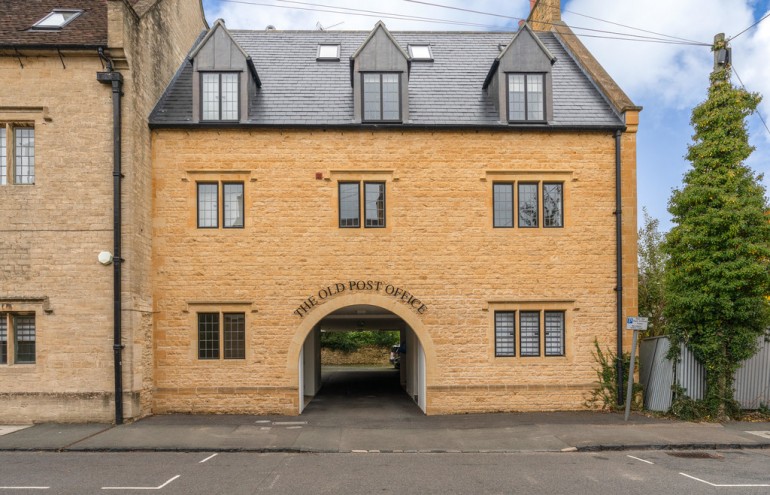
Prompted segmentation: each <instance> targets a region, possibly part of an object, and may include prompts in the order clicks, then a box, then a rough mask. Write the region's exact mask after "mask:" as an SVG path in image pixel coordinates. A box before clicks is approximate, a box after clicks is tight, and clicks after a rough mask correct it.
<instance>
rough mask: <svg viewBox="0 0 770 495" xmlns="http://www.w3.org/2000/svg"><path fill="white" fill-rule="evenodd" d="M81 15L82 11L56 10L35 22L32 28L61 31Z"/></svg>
mask: <svg viewBox="0 0 770 495" xmlns="http://www.w3.org/2000/svg"><path fill="white" fill-rule="evenodd" d="M82 13H83V11H82V10H63V9H56V10H53V11H51V12H50V13H49V14H48V15H46V16H45V17H43V18H42V19H40V20H39V21H37V22H36V23H35V24H34V25H33V26H32V27H33V28H35V29H61V28H63V27H64V26H66V25H67V24H69V23H70V22H72V21H74V20H75V19H76V18H77V17H78V16H79V15H80V14H82Z"/></svg>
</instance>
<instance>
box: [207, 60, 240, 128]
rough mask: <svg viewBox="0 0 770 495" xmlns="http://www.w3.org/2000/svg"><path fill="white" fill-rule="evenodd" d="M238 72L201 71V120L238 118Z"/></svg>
mask: <svg viewBox="0 0 770 495" xmlns="http://www.w3.org/2000/svg"><path fill="white" fill-rule="evenodd" d="M239 87H240V73H239V72H201V120H204V121H237V120H238V119H239V114H240V112H239V104H238V101H239V98H238V93H239V91H240V89H239Z"/></svg>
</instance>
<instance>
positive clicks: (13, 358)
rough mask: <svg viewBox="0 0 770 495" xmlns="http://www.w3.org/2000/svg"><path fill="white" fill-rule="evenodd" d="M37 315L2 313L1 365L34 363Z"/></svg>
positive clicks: (0, 329)
mask: <svg viewBox="0 0 770 495" xmlns="http://www.w3.org/2000/svg"><path fill="white" fill-rule="evenodd" d="M36 339H37V336H36V328H35V315H34V313H33V314H29V313H0V365H5V364H34V363H35V356H36V352H35V343H36Z"/></svg>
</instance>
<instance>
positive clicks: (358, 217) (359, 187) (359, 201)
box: [337, 180, 361, 229]
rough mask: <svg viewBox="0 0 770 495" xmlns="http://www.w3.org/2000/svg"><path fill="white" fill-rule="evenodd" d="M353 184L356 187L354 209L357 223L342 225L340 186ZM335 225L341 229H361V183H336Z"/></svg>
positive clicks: (348, 181)
mask: <svg viewBox="0 0 770 495" xmlns="http://www.w3.org/2000/svg"><path fill="white" fill-rule="evenodd" d="M350 184H355V185H356V191H357V193H356V196H357V200H356V207H357V210H356V211H357V215H358V216H357V217H356V219H357V220H358V223H357V224H356V225H343V223H342V186H343V185H350ZM337 225H338V226H339V228H341V229H359V228H361V181H350V180H347V181H342V180H341V181H338V182H337Z"/></svg>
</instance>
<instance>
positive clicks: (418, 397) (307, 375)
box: [287, 294, 435, 413]
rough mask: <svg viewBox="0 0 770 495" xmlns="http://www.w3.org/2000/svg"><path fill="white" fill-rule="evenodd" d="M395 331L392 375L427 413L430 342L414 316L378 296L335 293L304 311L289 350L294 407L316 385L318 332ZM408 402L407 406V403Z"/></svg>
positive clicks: (303, 401) (313, 392) (314, 390)
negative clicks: (396, 360)
mask: <svg viewBox="0 0 770 495" xmlns="http://www.w3.org/2000/svg"><path fill="white" fill-rule="evenodd" d="M363 327H365V328H367V329H372V330H398V331H400V335H401V339H400V340H401V342H402V344H403V348H402V351H403V354H401V355H400V357H401V369H400V372H399V375H398V378H399V380H400V383H401V386H402V388H403V389H404V390H405V392H406V393H407V395H408V396H409V397H410V398H411V399H412V400H413V401H414V402H415V403H416V404H417V405H418V407H419V408H420V409H421V410H422V411H423V412H424V413H428V412H429V411H428V400H427V388H428V384H429V383H431V381H432V379H433V369H432V363H434V362H435V356H434V350H433V345H432V342H431V340H430V337H429V335H428V334H427V332H426V331H425V329H424V326H423V324H422V321H421V319H420V316H419V315H418V314H417V313H415V312H413V311H411V310H410V309H409V308H408V307H407V306H405V305H403V304H398V302H397V301H394V300H393V299H390V298H386V297H382V296H378V295H361V294H353V295H349V296H341V297H338V298H336V299H334V300H332V301H329V302H327V303H325V304H324V305H322V306H319V307H317V308H315V311H313V312H311V313H309V314H307V315H306V316H305V318H304V319H303V321H302V322H301V323H300V325H299V327H298V329H297V332H296V333H295V337H294V339H293V340H292V345H291V348H290V350H289V363H288V366H289V369H288V370H287V371H288V372H290V373H296V379H297V382H296V383H297V384H298V389H299V398H298V399H299V407H298V412H299V413H302V411H303V409H304V407H305V405H307V403H308V402H309V400H310V399H312V397H314V396H315V395H316V394H317V393H318V392H319V390H320V389H321V386H322V383H321V358H320V355H321V345H320V340H321V331H322V330H327V331H347V330H355V329H357V328H363ZM412 407H413V406H412Z"/></svg>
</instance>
